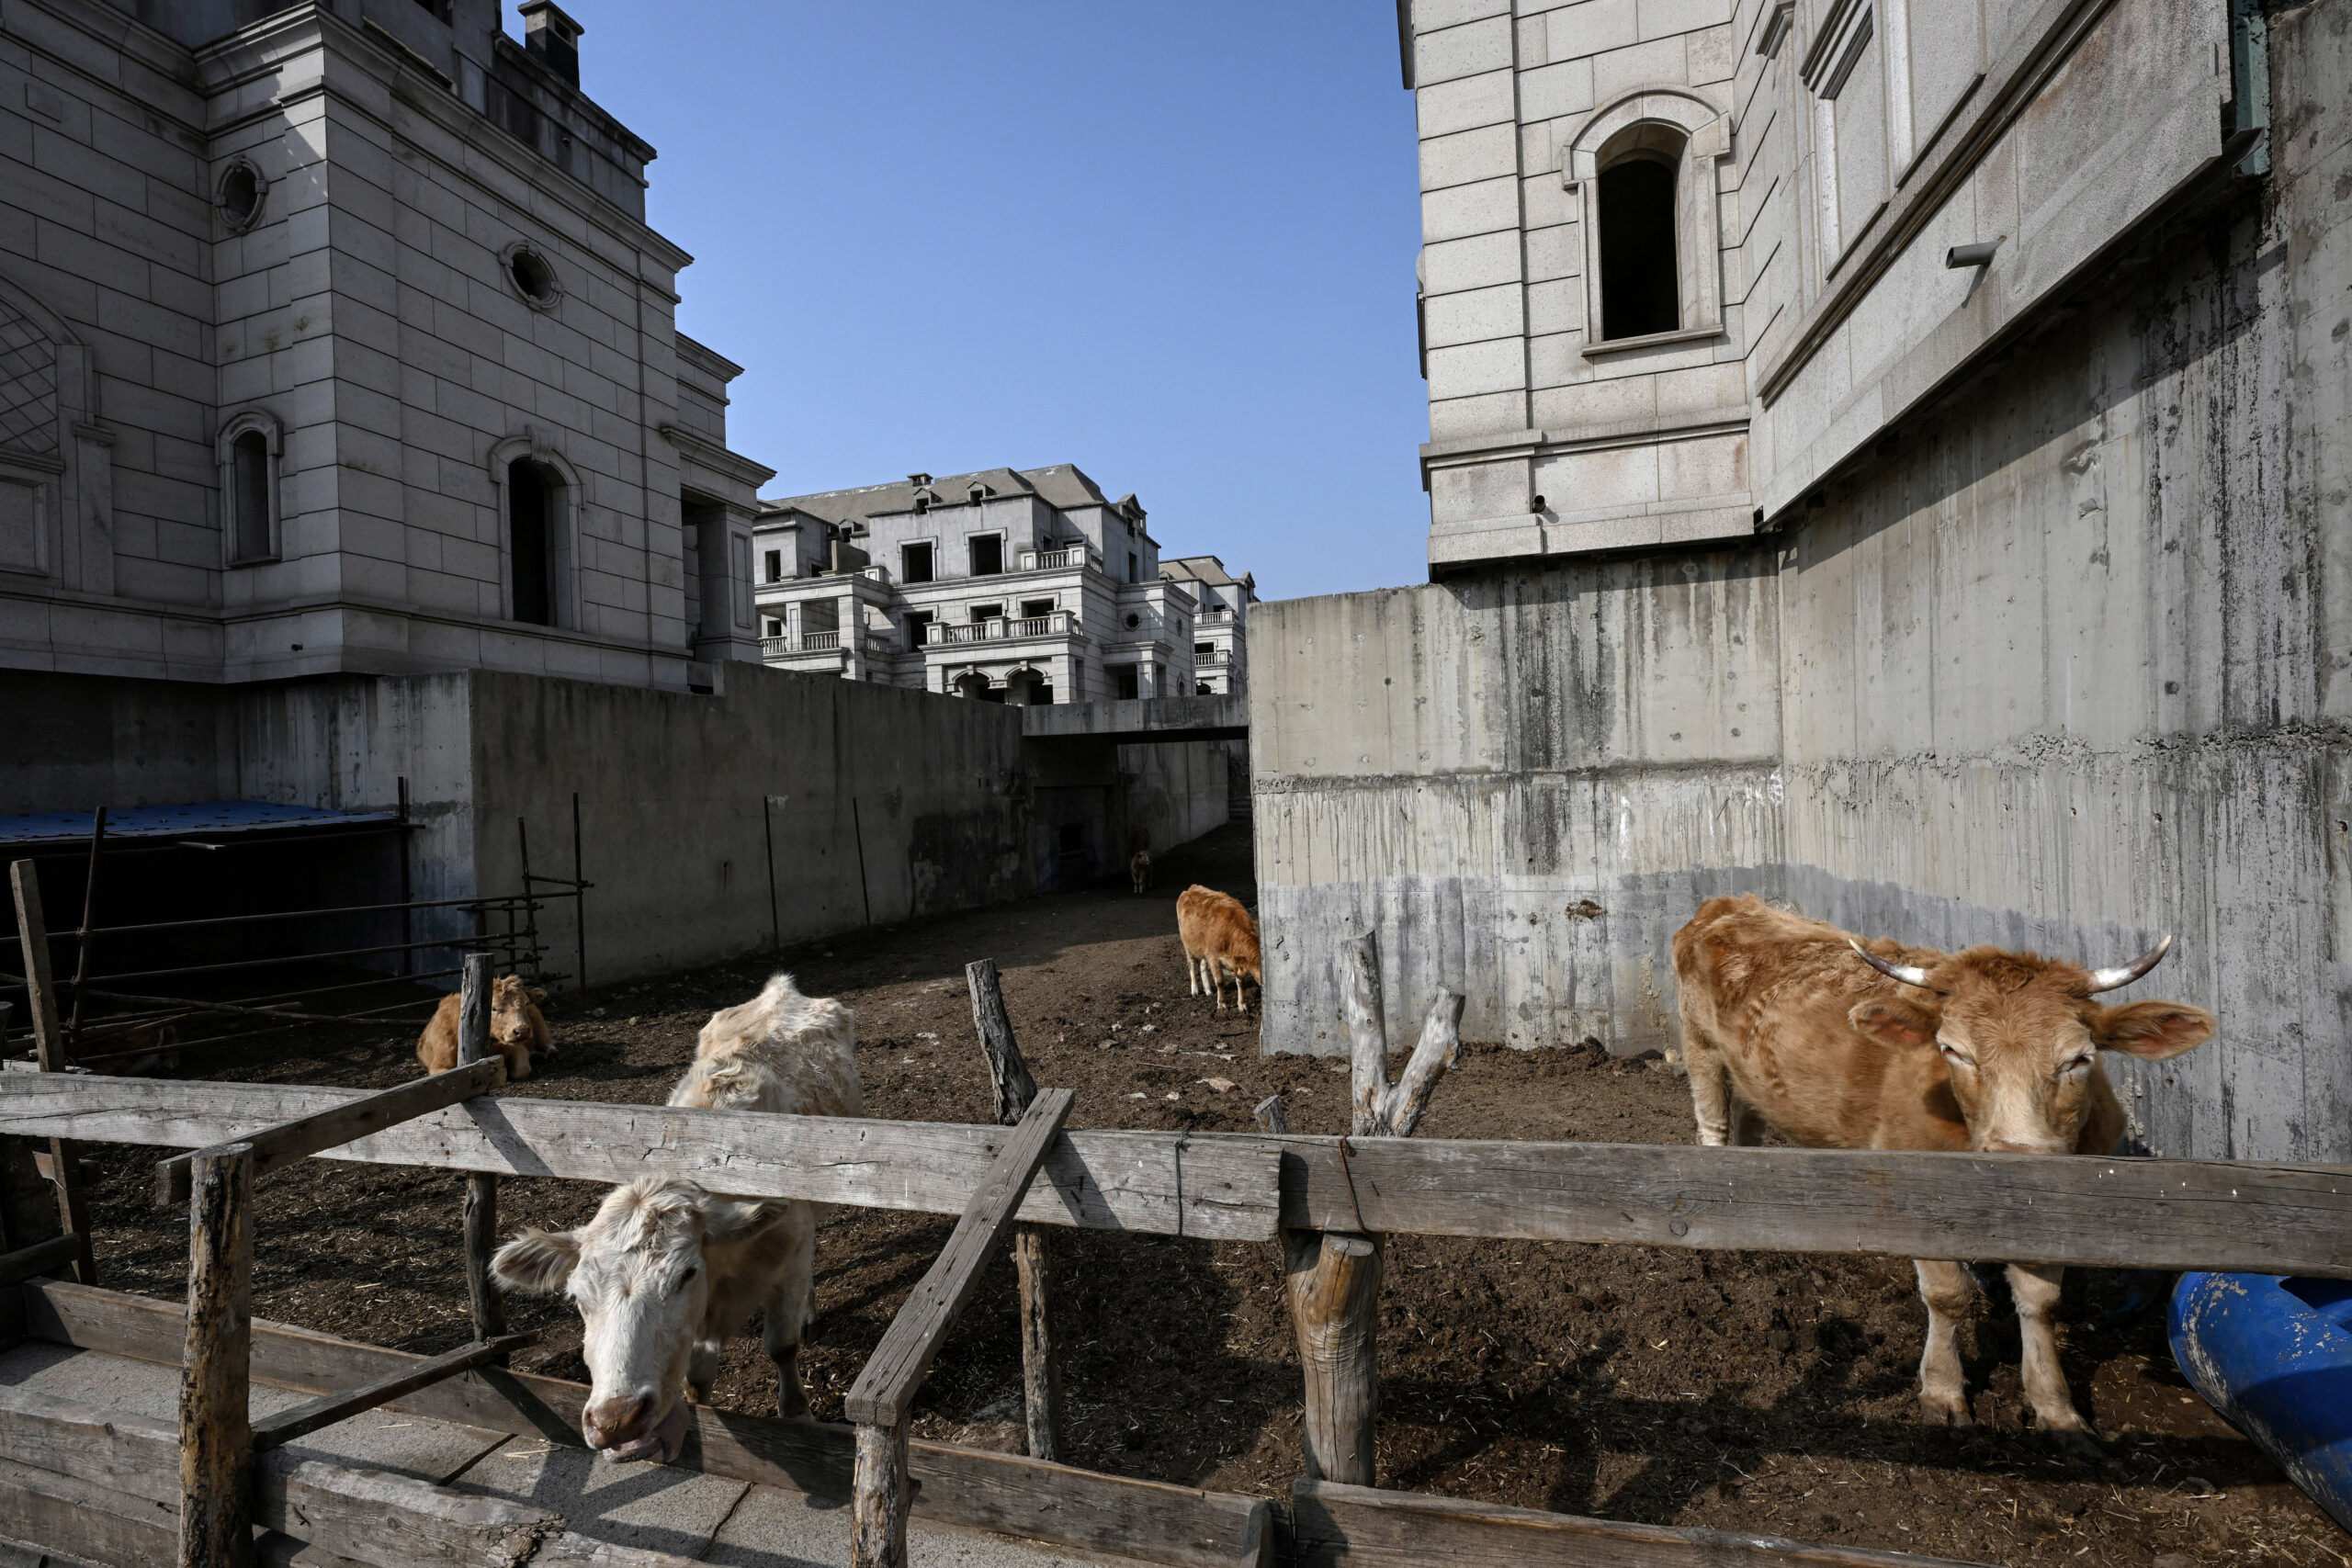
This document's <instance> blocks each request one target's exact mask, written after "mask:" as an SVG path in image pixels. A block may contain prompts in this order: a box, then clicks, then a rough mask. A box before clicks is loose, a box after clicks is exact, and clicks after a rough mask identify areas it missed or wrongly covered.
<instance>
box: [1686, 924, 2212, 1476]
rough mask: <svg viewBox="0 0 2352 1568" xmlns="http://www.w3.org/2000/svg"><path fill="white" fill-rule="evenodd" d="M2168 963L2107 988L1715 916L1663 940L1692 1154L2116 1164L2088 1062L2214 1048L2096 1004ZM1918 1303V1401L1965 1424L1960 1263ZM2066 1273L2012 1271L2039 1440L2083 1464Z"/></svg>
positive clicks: (2130, 972) (2115, 1108)
mask: <svg viewBox="0 0 2352 1568" xmlns="http://www.w3.org/2000/svg"><path fill="white" fill-rule="evenodd" d="M2171 945H2172V939H2171V938H2170V937H2166V938H2165V940H2164V942H2161V943H2159V944H2158V945H2157V946H2156V947H2155V948H2154V950H2153V951H2151V952H2149V953H2145V954H2143V955H2142V956H2141V957H2140V958H2138V959H2136V960H2134V961H2133V962H2131V963H2130V964H2122V965H2120V966H2119V967H2116V968H2112V969H2084V968H2081V967H2079V966H2077V965H2075V964H2068V963H2065V962H2064V961H2063V960H2059V959H2051V958H2042V957H2039V956H2037V955H2035V954H2033V953H2010V952H2007V951H2006V950H2004V949H2001V948H1997V947H1973V948H1970V949H1969V950H1968V951H1966V952H1965V953H1939V952H1936V951H1934V950H1933V949H1930V948H1918V947H1904V946H1901V945H1899V944H1897V943H1895V942H1890V941H1886V940H1883V939H1882V940H1880V941H1877V942H1871V943H1870V944H1869V945H1868V946H1867V947H1866V946H1864V945H1863V944H1862V943H1861V942H1858V941H1856V940H1855V939H1854V938H1852V937H1850V936H1848V935H1847V934H1846V933H1845V932H1844V931H1838V930H1837V929H1836V928H1835V927H1832V926H1827V925H1824V924H1822V923H1821V922H1820V921H1818V920H1809V919H1804V917H1803V916H1800V915H1795V914H1792V913H1789V912H1787V911H1785V910H1781V909H1775V908H1771V907H1770V906H1769V905H1767V904H1765V903H1764V902H1763V901H1762V900H1761V899H1759V898H1758V897H1755V896H1754V895H1752V894H1751V895H1748V896H1747V897H1738V898H1711V899H1709V900H1708V901H1707V902H1706V903H1704V904H1702V905H1701V906H1700V907H1699V912H1698V913H1697V914H1696V915H1694V916H1692V917H1691V923H1690V924H1688V925H1686V926H1684V927H1683V928H1682V929H1681V930H1680V931H1678V932H1676V933H1675V937H1674V974H1675V979H1676V981H1677V983H1678V986H1679V989H1680V992H1681V1010H1682V1052H1683V1060H1684V1062H1685V1064H1686V1065H1687V1066H1688V1067H1689V1068H1690V1073H1691V1103H1692V1106H1693V1108H1694V1110H1695V1111H1696V1112H1697V1115H1698V1122H1699V1141H1700V1142H1701V1143H1702V1144H1724V1143H1731V1142H1737V1143H1743V1144H1746V1143H1753V1142H1754V1141H1755V1134H1756V1132H1757V1122H1758V1120H1759V1119H1760V1120H1761V1121H1762V1122H1765V1123H1769V1124H1770V1126H1771V1127H1772V1128H1773V1129H1774V1130H1776V1131H1778V1132H1779V1133H1780V1134H1781V1135H1782V1136H1784V1137H1786V1138H1788V1139H1789V1140H1790V1141H1791V1142H1792V1143H1796V1144H1803V1145H1809V1146H1811V1147H1814V1148H1833V1149H1940V1150H1950V1151H1970V1150H1973V1151H1975V1152H1978V1153H1984V1154H2088V1155H2104V1154H2108V1153H2109V1152H2111V1151H2112V1150H2113V1149H2114V1147H2115V1144H2116V1140H2117V1139H2118V1138H2119V1137H2120V1136H2121V1135H2122V1132H2123V1124H2124V1123H2123V1111H2122V1109H2121V1107H2120V1105H2119V1104H2118V1103H2117V1100H2116V1098H2115V1090H2114V1089H2113V1088H2111V1087H2110V1086H2109V1083H2108V1081H2107V1075H2106V1073H2105V1072H2104V1071H2102V1070H2101V1068H2100V1066H2099V1062H2098V1053H2099V1052H2101V1051H2120V1052H2123V1053H2125V1054H2126V1055H2133V1056H2139V1057H2142V1058H2143V1059H2146V1060H2150V1061H2161V1060H2164V1059H2165V1058H2166V1057H2169V1056H2177V1055H2180V1054H2181V1053H2182V1052H2184V1051H2187V1050H2188V1049H2190V1048H2191V1047H2193V1046H2196V1045H2199V1044H2202V1043H2204V1042H2205V1041H2207V1040H2209V1039H2211V1037H2212V1034H2213V1027H2214V1025H2213V1018H2212V1015H2211V1014H2210V1013H2207V1012H2204V1011H2202V1010H2199V1009H2197V1008H2193V1007H2186V1006H2183V1005H2182V1004H2180V1003H2178V1002H2131V1003H2127V1004H2125V1005H2124V1006H2121V1007H2108V1006H2106V1005H2104V1004H2102V1003H2099V1002H2097V1001H2094V1000H2092V998H2094V997H2095V996H2097V995H2098V994H2099V993H2100V992H2103V991H2111V990H2113V989H2115V988H2116V987H2119V986H2128V985H2130V984H2131V982H2132V981H2134V980H2137V979H2138V978H2140V977H2141V976H2143V975H2145V974H2146V973H2147V972H2148V971H2149V970H2151V969H2153V968H2154V967H2155V966H2156V964H2157V963H2158V962H2159V961H2161V960H2162V959H2163V957H2164V955H2165V952H2166V950H2168V949H2169V948H2170V947H2171ZM1914 1268H1915V1269H1917V1273H1918V1277H1919V1294H1920V1295H1921V1297H1923V1298H1924V1299H1925V1300H1926V1302H1927V1303H1928V1342H1927V1348H1926V1350H1925V1351H1924V1353H1923V1354H1922V1355H1921V1357H1920V1359H1919V1401H1920V1404H1921V1407H1922V1409H1923V1410H1924V1412H1925V1414H1926V1415H1927V1416H1928V1419H1930V1420H1932V1421H1939V1422H1948V1423H1950V1424H1951V1425H1952V1426H1956V1427H1964V1426H1967V1425H1969V1424H1970V1416H1969V1410H1968V1393H1967V1387H1966V1383H1965V1380H1964V1379H1963V1377H1962V1371H1961V1364H1960V1353H1959V1350H1958V1348H1957V1347H1956V1346H1955V1345H1954V1343H1953V1338H1952V1334H1953V1329H1954V1326H1955V1325H1956V1322H1957V1319H1958V1318H1959V1316H1960V1315H1961V1314H1962V1313H1963V1312H1965V1311H1966V1310H1967V1308H1968V1304H1969V1302H1970V1299H1971V1291H1972V1289H1973V1287H1972V1286H1971V1284H1970V1281H1969V1279H1968V1275H1967V1272H1966V1270H1965V1269H1963V1268H1962V1266H1961V1264H1959V1263H1956V1262H1939V1261H1933V1260H1927V1259H1921V1260H1917V1261H1916V1262H1915V1264H1914ZM2064 1273H2065V1270H2064V1269H2054V1268H2043V1267H2034V1266H2029V1265H2025V1264H2014V1263H2013V1264H2011V1265H2009V1269H2008V1274H2009V1288H2010V1293H2011V1295H2012V1296H2013V1297H2014V1298H2015V1300H2016V1302H2017V1309H2018V1329H2019V1333H2020V1337H2021V1338H2022V1340H2023V1343H2024V1355H2023V1362H2022V1365H2021V1367H2020V1371H2021V1373H2022V1375H2023V1380H2024V1383H2025V1394H2026V1399H2027V1401H2028V1403H2029V1404H2031V1405H2032V1407H2033V1413H2034V1419H2035V1423H2036V1425H2037V1426H2038V1427H2041V1429H2043V1430H2044V1431H2046V1432H2049V1433H2051V1434H2052V1435H2053V1436H2054V1437H2056V1438H2058V1439H2059V1440H2060V1441H2061V1442H2063V1443H2064V1444H2065V1445H2067V1446H2068V1447H2070V1448H2074V1449H2076V1450H2082V1451H2096V1450H2097V1448H2098V1444H2097V1441H2096V1439H2095V1438H2094V1437H2093V1435H2092V1433H2091V1429H2090V1427H2089V1426H2088V1425H2087V1424H2086V1423H2085V1421H2084V1420H2083V1418H2082V1416H2080V1415H2078V1414H2077V1413H2076V1412H2075V1404H2074V1401H2073V1398H2072V1397H2071V1396H2070V1395H2069V1393H2068V1392H2067V1389H2066V1380H2065V1374H2064V1372H2063V1371H2061V1370H2060V1368H2059V1365H2058V1346H2057V1338H2056V1336H2055V1335H2054V1333H2053V1332H2052V1327H2051V1322H2050V1313H2051V1311H2052V1308H2053V1307H2055V1306H2056V1304H2057V1302H2058V1292H2059V1287H2060V1284H2061V1281H2062V1280H2063V1278H2064Z"/></svg>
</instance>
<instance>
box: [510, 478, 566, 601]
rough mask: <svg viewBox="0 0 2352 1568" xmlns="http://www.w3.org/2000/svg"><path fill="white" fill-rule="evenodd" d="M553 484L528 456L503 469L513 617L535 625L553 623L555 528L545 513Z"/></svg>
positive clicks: (551, 502) (551, 494)
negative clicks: (513, 583) (511, 575)
mask: <svg viewBox="0 0 2352 1568" xmlns="http://www.w3.org/2000/svg"><path fill="white" fill-rule="evenodd" d="M554 502H555V487H554V486H553V485H550V484H549V483H548V480H547V475H546V473H545V472H544V471H543V470H542V469H541V468H539V466H538V465H537V464H536V463H534V462H531V461H530V460H529V459H527V458H524V459H518V460H517V461H515V463H513V464H510V465H509V466H508V468H507V469H506V542H507V551H508V554H509V556H510V557H511V558H512V560H513V562H514V568H515V619H516V620H518V621H525V622H527V623H529V624H530V625H532V626H553V625H555V585H554V582H553V581H552V577H553V569H554V566H555V558H554V557H555V552H554V549H553V548H552V546H553V542H554V541H553V540H552V539H551V538H550V537H549V536H550V535H551V534H552V533H553V532H554V529H553V527H552V525H551V524H550V522H549V518H548V513H549V512H550V511H551V510H552V509H553V504H554Z"/></svg>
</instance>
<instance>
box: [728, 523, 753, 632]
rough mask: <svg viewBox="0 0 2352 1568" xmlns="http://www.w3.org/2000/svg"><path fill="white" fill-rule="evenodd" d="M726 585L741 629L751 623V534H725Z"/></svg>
mask: <svg viewBox="0 0 2352 1568" xmlns="http://www.w3.org/2000/svg"><path fill="white" fill-rule="evenodd" d="M727 565H728V568H729V570H728V573H727V577H728V583H727V587H728V590H729V596H730V597H731V598H732V599H733V600H734V604H733V606H732V607H733V609H734V611H735V625H736V626H737V628H738V629H739V630H740V629H742V628H746V627H748V626H751V624H752V536H751V535H749V534H729V535H728V536H727Z"/></svg>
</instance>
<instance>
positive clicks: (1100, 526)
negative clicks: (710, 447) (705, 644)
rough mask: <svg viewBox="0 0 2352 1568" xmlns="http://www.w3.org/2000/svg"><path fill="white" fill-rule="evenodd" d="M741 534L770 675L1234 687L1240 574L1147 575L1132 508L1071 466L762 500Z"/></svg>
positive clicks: (966, 685) (1063, 694)
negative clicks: (749, 536)
mask: <svg viewBox="0 0 2352 1568" xmlns="http://www.w3.org/2000/svg"><path fill="white" fill-rule="evenodd" d="M752 532H753V548H754V551H755V554H756V556H757V562H756V572H755V575H756V577H757V588H756V591H755V592H756V598H757V607H758V614H759V617H760V631H761V634H762V639H763V640H762V648H763V652H764V655H765V658H766V661H767V663H768V664H770V665H771V666H774V667H775V668H778V669H785V670H799V671H817V672H838V673H839V674H840V675H842V677H843V678H845V679H848V680H853V681H872V682H880V683H882V684H886V685H894V686H905V687H910V688H913V689H916V690H921V691H926V692H937V693H942V694H953V695H961V696H967V697H972V698H977V699H979V700H981V701H986V702H999V703H1012V704H1015V705H1027V704H1032V703H1055V702H1064V703H1067V702H1088V701H1093V700H1097V699H1105V698H1121V697H1156V696H1178V695H1192V694H1194V693H1196V692H1199V691H1201V690H1204V689H1206V690H1213V691H1217V692H1234V691H1239V690H1240V689H1241V686H1240V682H1239V680H1238V673H1239V671H1240V669H1241V664H1240V662H1239V659H1240V655H1239V652H1238V643H1239V637H1240V624H1241V623H1242V622H1243V621H1244V620H1246V618H1247V608H1246V606H1247V605H1248V604H1250V602H1251V600H1252V598H1253V594H1252V592H1251V587H1250V581H1249V579H1248V578H1246V577H1244V578H1242V579H1239V580H1238V581H1237V580H1236V579H1234V578H1233V577H1231V576H1230V575H1229V574H1227V571H1226V570H1225V568H1224V567H1223V565H1222V564H1221V563H1219V562H1218V561H1217V560H1216V558H1215V557H1211V556H1203V557H1195V558H1190V559H1187V560H1182V561H1177V562H1172V563H1170V565H1169V566H1168V567H1167V568H1165V569H1163V568H1162V566H1161V564H1160V560H1159V543H1158V541H1156V540H1155V539H1153V538H1152V536H1151V535H1150V534H1149V533H1148V532H1147V531H1146V529H1145V526H1144V509H1143V505H1142V503H1141V502H1138V501H1136V498H1135V497H1134V496H1132V495H1129V496H1125V497H1124V498H1122V499H1120V500H1118V501H1113V500H1111V499H1110V498H1108V497H1107V496H1105V495H1104V494H1103V491H1102V490H1101V489H1100V488H1098V487H1097V486H1096V485H1095V483H1094V481H1093V480H1092V479H1088V478H1087V477H1086V475H1085V474H1084V473H1082V472H1080V470H1079V469H1078V468H1076V467H1075V466H1074V465H1071V464H1068V463H1061V464H1057V465H1055V466H1054V467H1052V468H1028V469H1022V470H1017V471H1016V470H1014V469H1012V468H987V469H982V470H981V471H979V472H978V473H971V474H958V475H956V476H954V477H952V478H946V479H933V477H932V476H931V475H929V474H910V475H909V476H907V478H906V479H903V480H901V481H899V482H898V483H895V484H885V485H867V486H864V487H861V488H859V489H856V490H842V491H825V492H823V493H821V494H817V495H801V496H794V497H792V498H790V499H788V500H783V501H764V502H761V503H760V511H759V515H758V517H757V519H756V521H755V522H754V524H753V528H752ZM1203 649H1207V650H1208V651H1206V652H1205V653H1204V652H1203V651H1202V650H1203Z"/></svg>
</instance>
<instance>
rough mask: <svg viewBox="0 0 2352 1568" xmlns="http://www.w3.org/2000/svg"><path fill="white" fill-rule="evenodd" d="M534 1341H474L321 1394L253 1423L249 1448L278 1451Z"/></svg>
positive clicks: (523, 1337)
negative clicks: (346, 1389) (342, 1389)
mask: <svg viewBox="0 0 2352 1568" xmlns="http://www.w3.org/2000/svg"><path fill="white" fill-rule="evenodd" d="M537 1339H538V1335H537V1333H536V1332H534V1333H530V1334H508V1335H503V1336H502V1337H499V1338H496V1339H489V1340H476V1341H475V1342H474V1343H473V1344H471V1345H461V1346H459V1347H458V1348H456V1349H455V1350H449V1351H445V1352H443V1353H442V1354H441V1355H438V1356H435V1357H434V1358H432V1359H430V1360H424V1361H419V1362H417V1363H416V1364H415V1365H414V1366H413V1367H410V1368H408V1369H406V1370H405V1371H399V1372H395V1373H393V1374H392V1375H391V1376H390V1377H383V1378H379V1379H377V1380H376V1381H375V1382H370V1383H366V1384H363V1385H362V1386H360V1387H358V1388H355V1389H352V1390H350V1391H349V1392H347V1393H326V1394H321V1395H320V1396H319V1397H318V1398H316V1399H313V1400H311V1402H310V1403H309V1404H298V1405H295V1406H294V1407H293V1408H292V1409H290V1410H281V1411H279V1412H278V1413H277V1415H275V1416H266V1417H265V1418H263V1419H262V1420H260V1421H258V1422H255V1423H254V1429H253V1431H254V1448H255V1449H256V1450H264V1449H274V1448H279V1447H282V1446H283V1445H285V1444H287V1443H290V1442H292V1441H293V1440H294V1439H295V1438H300V1437H307V1436H308V1435H309V1434H311V1433H312V1432H315V1431H317V1430H318V1429H319V1428H320V1427H332V1426H334V1424H335V1423H336V1422H338V1421H346V1420H349V1419H350V1418H351V1417H352V1416H356V1415H358V1414H359V1413H360V1412H361V1411H363V1410H373V1409H375V1408H376V1407H377V1406H378V1405H379V1404H390V1403H391V1402H392V1401H393V1400H395V1399H398V1398H399V1397H400V1396H401V1395H402V1394H404V1393H415V1392H416V1391H417V1390H418V1389H421V1388H425V1387H428V1386H430V1385H431V1384H434V1383H436V1382H441V1381H442V1380H443V1379H445V1378H453V1377H456V1376H457V1375H458V1373H459V1372H466V1371H472V1370H473V1369H474V1368H476V1367H482V1366H488V1365H489V1364H491V1363H492V1362H493V1361H497V1360H501V1359H503V1358H504V1357H505V1356H506V1355H507V1354H508V1353H509V1352H510V1351H514V1350H517V1349H520V1348H523V1347H524V1346H526V1345H529V1344H532V1343H534V1342H536V1341H537Z"/></svg>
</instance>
